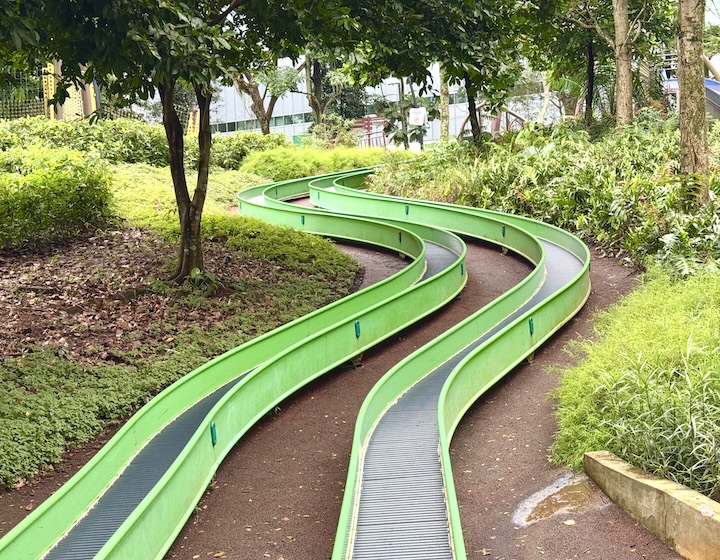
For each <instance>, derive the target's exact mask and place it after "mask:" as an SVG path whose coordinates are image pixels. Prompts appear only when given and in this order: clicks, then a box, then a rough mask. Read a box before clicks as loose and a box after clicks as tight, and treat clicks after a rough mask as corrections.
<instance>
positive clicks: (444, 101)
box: [440, 62, 450, 140]
mask: <svg viewBox="0 0 720 560" xmlns="http://www.w3.org/2000/svg"><path fill="white" fill-rule="evenodd" d="M449 137H450V88H449V87H448V75H447V71H446V70H445V65H444V64H443V63H442V62H441V63H440V140H447V139H448V138H449Z"/></svg>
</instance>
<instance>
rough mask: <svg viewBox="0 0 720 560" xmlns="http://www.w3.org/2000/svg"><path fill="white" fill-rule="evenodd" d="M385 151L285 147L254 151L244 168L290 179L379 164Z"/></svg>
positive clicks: (278, 177) (242, 169)
mask: <svg viewBox="0 0 720 560" xmlns="http://www.w3.org/2000/svg"><path fill="white" fill-rule="evenodd" d="M383 154H384V150H381V149H379V148H348V147H337V148H333V149H330V150H328V149H322V148H313V147H301V148H295V147H281V148H275V149H272V150H266V151H263V152H255V153H252V154H250V155H249V156H248V157H247V158H246V159H245V161H244V162H243V164H242V165H241V166H240V171H243V172H245V173H254V174H256V175H261V176H263V177H270V178H271V179H272V180H273V181H286V180H289V179H297V178H300V177H310V176H313V175H321V174H323V173H332V172H334V171H344V170H350V169H357V168H359V167H367V166H370V165H375V164H378V163H380V161H381V159H382V156H383Z"/></svg>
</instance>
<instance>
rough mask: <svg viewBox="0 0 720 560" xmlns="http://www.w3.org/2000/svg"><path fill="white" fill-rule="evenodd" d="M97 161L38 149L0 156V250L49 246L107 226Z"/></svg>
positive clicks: (104, 183) (104, 184)
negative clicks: (47, 243) (28, 246)
mask: <svg viewBox="0 0 720 560" xmlns="http://www.w3.org/2000/svg"><path fill="white" fill-rule="evenodd" d="M105 167H106V166H105V165H104V163H103V162H102V160H100V159H98V158H97V157H95V156H93V155H88V154H82V153H80V152H77V151H73V150H68V149H65V148H57V149H54V150H49V149H47V148H45V147H43V146H30V147H28V148H13V149H10V150H7V151H4V152H0V170H2V172H1V173H0V249H5V248H9V247H18V246H22V245H33V244H37V243H45V242H54V241H60V240H64V239H69V238H72V237H75V236H77V235H79V234H81V233H83V232H86V231H88V230H92V229H95V228H98V227H102V226H104V225H106V224H107V223H108V221H109V219H110V217H111V214H112V212H111V200H112V193H111V191H110V186H109V183H110V180H109V176H108V174H107V172H106V170H105Z"/></svg>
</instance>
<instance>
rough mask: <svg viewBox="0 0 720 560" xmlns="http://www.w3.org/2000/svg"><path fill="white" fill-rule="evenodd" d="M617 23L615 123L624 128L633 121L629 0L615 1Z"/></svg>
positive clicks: (614, 8) (614, 9)
mask: <svg viewBox="0 0 720 560" xmlns="http://www.w3.org/2000/svg"><path fill="white" fill-rule="evenodd" d="M612 4H613V20H614V22H615V122H616V123H617V124H618V125H620V126H622V125H626V124H630V123H631V122H632V121H633V96H632V66H631V59H632V52H631V49H630V37H629V36H630V20H629V15H628V0H613V3H612Z"/></svg>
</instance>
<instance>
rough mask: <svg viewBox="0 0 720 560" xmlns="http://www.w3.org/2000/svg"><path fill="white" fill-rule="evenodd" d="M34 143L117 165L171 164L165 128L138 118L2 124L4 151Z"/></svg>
mask: <svg viewBox="0 0 720 560" xmlns="http://www.w3.org/2000/svg"><path fill="white" fill-rule="evenodd" d="M31 144H44V145H45V146H48V147H49V148H53V149H54V148H57V147H65V148H71V149H74V150H79V151H83V152H97V153H98V154H100V156H102V157H103V158H105V159H106V160H108V161H110V162H113V163H118V162H127V163H137V162H144V163H149V164H150V165H156V166H163V165H167V164H168V147H167V138H166V137H165V131H164V129H163V127H162V126H161V125H149V124H146V123H144V122H142V121H139V120H135V119H117V120H99V121H96V122H92V123H91V122H90V120H88V119H83V120H78V121H72V122H65V121H52V120H49V119H46V118H45V117H27V118H23V119H16V120H3V121H0V148H3V149H7V148H9V147H13V146H28V145H31Z"/></svg>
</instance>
